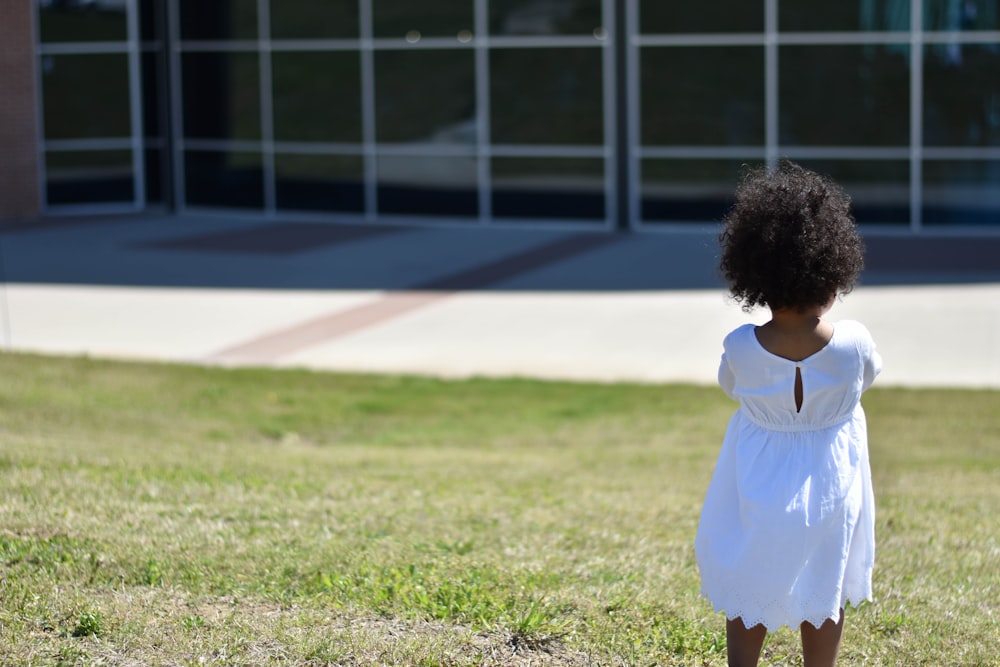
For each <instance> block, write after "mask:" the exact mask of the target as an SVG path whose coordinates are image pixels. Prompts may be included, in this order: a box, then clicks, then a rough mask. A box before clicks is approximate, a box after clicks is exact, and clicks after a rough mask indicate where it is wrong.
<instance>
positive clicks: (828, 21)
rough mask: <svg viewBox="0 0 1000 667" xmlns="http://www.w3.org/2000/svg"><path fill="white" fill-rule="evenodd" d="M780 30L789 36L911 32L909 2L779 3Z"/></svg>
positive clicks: (786, 0)
mask: <svg viewBox="0 0 1000 667" xmlns="http://www.w3.org/2000/svg"><path fill="white" fill-rule="evenodd" d="M778 29H779V30H783V31H788V32H808V31H819V32H856V31H878V32H896V31H908V30H909V29H910V2H909V0H863V1H862V2H860V3H856V2H802V1H801V0H779V3H778Z"/></svg>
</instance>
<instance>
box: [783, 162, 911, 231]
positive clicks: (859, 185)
mask: <svg viewBox="0 0 1000 667" xmlns="http://www.w3.org/2000/svg"><path fill="white" fill-rule="evenodd" d="M796 162H798V163H799V164H801V165H802V166H803V167H806V168H807V169H812V170H813V171H815V172H817V173H819V174H824V175H826V176H829V177H830V178H832V179H833V180H834V181H836V182H837V183H838V184H839V185H840V186H841V187H842V188H844V190H845V191H846V192H847V194H849V195H850V196H851V210H852V211H853V213H854V218H855V220H857V221H858V223H860V224H879V225H884V224H893V225H897V224H898V225H909V224H910V163H909V161H908V160H808V159H803V160H796Z"/></svg>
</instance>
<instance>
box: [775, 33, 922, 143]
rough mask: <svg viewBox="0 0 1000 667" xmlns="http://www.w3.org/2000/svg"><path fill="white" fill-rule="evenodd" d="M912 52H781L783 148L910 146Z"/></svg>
mask: <svg viewBox="0 0 1000 667" xmlns="http://www.w3.org/2000/svg"><path fill="white" fill-rule="evenodd" d="M908 52H909V49H908V47H905V46H899V45H885V46H882V45H833V46H783V47H780V48H779V55H778V63H779V65H778V66H779V81H778V95H779V98H778V104H779V108H780V109H781V115H780V118H779V131H780V140H781V143H782V144H785V145H792V146H903V145H906V144H908V143H909V136H910V73H909V62H908V58H907V56H908Z"/></svg>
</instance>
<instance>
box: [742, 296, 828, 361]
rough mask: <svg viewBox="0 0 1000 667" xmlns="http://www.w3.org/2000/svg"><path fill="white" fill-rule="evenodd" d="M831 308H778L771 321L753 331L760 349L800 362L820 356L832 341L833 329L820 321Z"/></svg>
mask: <svg viewBox="0 0 1000 667" xmlns="http://www.w3.org/2000/svg"><path fill="white" fill-rule="evenodd" d="M830 305H832V304H829V305H825V306H817V307H814V308H807V309H804V310H799V309H797V308H778V309H773V310H772V311H771V320H770V321H769V322H767V323H766V324H763V325H761V326H759V327H757V328H756V331H755V334H756V336H757V340H758V342H760V344H761V346H762V347H763V348H764V349H765V350H767V351H768V352H770V353H771V354H774V355H777V356H779V357H784V358H786V359H790V360H792V361H801V360H802V359H805V358H806V357H810V356H812V355H813V354H815V353H816V352H819V351H820V350H822V349H823V348H824V347H826V344H827V343H829V342H830V339H831V338H833V325H832V324H830V323H829V322H827V321H826V320H824V319H823V314H824V313H826V311H827V310H829V309H830Z"/></svg>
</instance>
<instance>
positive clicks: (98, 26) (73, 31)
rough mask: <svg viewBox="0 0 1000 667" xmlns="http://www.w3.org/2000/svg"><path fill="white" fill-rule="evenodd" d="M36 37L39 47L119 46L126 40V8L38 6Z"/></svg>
mask: <svg viewBox="0 0 1000 667" xmlns="http://www.w3.org/2000/svg"><path fill="white" fill-rule="evenodd" d="M22 1H23V0H22ZM38 36H39V38H40V39H41V41H42V42H43V43H45V42H123V41H125V40H126V39H128V15H127V13H126V5H125V3H124V2H120V3H116V2H108V3H97V2H95V3H85V2H40V3H39V7H38Z"/></svg>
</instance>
